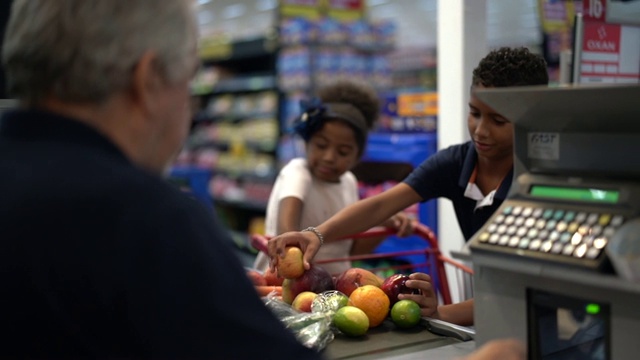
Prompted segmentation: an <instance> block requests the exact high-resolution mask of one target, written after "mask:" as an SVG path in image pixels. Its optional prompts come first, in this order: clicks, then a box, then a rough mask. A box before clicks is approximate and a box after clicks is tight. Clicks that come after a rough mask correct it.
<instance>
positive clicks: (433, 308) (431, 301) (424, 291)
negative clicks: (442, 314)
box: [398, 272, 439, 319]
mask: <svg viewBox="0 0 640 360" xmlns="http://www.w3.org/2000/svg"><path fill="white" fill-rule="evenodd" d="M409 278H410V280H407V282H406V283H405V285H406V286H407V287H409V288H412V289H416V290H419V292H420V294H400V295H398V299H399V300H402V299H409V300H413V301H415V302H416V303H418V305H420V313H421V315H422V316H428V317H432V318H435V319H437V318H439V315H438V298H437V296H436V291H435V289H434V288H433V283H432V282H431V276H429V275H427V274H425V273H419V272H418V273H413V274H411V275H409Z"/></svg>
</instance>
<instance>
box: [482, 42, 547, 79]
mask: <svg viewBox="0 0 640 360" xmlns="http://www.w3.org/2000/svg"><path fill="white" fill-rule="evenodd" d="M548 83H549V74H548V72H547V63H546V61H545V60H544V59H543V58H542V57H541V56H540V55H536V54H533V53H531V52H530V51H529V49H527V48H526V47H518V48H509V47H501V48H499V49H497V50H493V51H491V52H490V53H489V54H487V56H485V57H484V58H483V59H482V60H480V63H479V64H478V67H476V68H475V69H474V70H473V78H472V85H473V86H477V85H482V86H484V87H508V86H530V85H547V84H548Z"/></svg>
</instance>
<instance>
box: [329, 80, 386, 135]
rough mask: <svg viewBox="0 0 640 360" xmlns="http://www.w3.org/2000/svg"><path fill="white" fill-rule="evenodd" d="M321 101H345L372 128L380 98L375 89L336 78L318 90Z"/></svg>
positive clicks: (377, 112) (376, 118) (378, 108)
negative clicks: (357, 111)
mask: <svg viewBox="0 0 640 360" xmlns="http://www.w3.org/2000/svg"><path fill="white" fill-rule="evenodd" d="M317 95H318V97H319V98H320V100H322V102H323V103H347V104H351V105H353V106H354V107H356V108H357V109H358V110H360V112H361V113H362V115H363V116H364V119H365V122H366V123H367V127H368V129H371V128H373V125H374V124H375V122H376V120H378V115H379V113H380V100H379V98H378V95H377V94H376V92H375V90H374V89H373V88H372V87H371V86H369V85H367V84H364V83H360V82H357V81H353V80H338V81H336V82H334V83H331V84H329V85H326V86H324V87H322V88H320V89H319V90H318V94H317Z"/></svg>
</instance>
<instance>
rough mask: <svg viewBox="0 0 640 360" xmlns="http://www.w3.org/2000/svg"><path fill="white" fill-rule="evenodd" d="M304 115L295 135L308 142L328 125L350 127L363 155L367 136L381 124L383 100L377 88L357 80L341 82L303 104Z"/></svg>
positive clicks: (322, 89)
mask: <svg viewBox="0 0 640 360" xmlns="http://www.w3.org/2000/svg"><path fill="white" fill-rule="evenodd" d="M301 105H302V106H303V108H304V109H303V111H304V112H303V114H302V115H301V117H299V118H298V119H297V120H296V121H295V122H294V131H295V132H296V133H298V134H299V135H300V136H302V138H303V139H304V140H305V141H309V139H311V137H312V136H313V134H315V133H316V132H318V131H320V130H321V129H322V128H323V126H324V124H326V123H327V122H329V121H341V122H344V123H345V124H347V125H348V126H349V127H350V128H351V129H352V130H353V133H354V135H355V139H356V143H357V145H358V154H359V155H362V154H363V153H364V148H365V146H366V142H367V135H368V133H369V131H370V130H371V129H372V128H373V126H374V124H375V122H376V121H377V120H378V115H379V113H380V100H379V98H378V95H377V94H376V91H375V89H374V88H372V87H371V86H370V85H368V84H366V83H361V82H358V81H354V80H338V81H336V82H333V83H331V84H328V85H325V86H323V87H321V88H320V89H318V91H317V97H316V98H313V99H311V100H310V101H304V102H303V104H301Z"/></svg>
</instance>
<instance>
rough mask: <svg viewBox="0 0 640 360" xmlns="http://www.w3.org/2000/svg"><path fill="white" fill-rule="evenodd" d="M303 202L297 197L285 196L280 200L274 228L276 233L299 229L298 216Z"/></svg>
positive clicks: (299, 216)
mask: <svg viewBox="0 0 640 360" xmlns="http://www.w3.org/2000/svg"><path fill="white" fill-rule="evenodd" d="M303 206H304V203H303V202H302V200H300V199H298V198H297V197H293V196H290V197H286V198H284V199H282V200H280V206H278V221H277V225H276V230H277V233H278V234H282V233H285V232H288V231H300V230H301V229H300V218H301V214H302V207H303Z"/></svg>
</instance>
